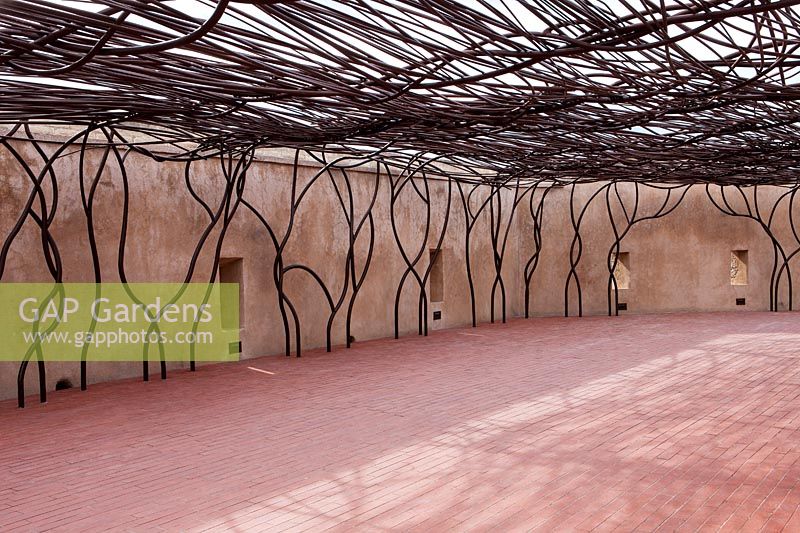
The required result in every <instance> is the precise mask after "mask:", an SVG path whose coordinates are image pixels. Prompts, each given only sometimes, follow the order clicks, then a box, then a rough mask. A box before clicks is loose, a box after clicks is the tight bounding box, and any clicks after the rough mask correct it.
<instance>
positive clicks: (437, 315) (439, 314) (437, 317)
mask: <svg viewBox="0 0 800 533" xmlns="http://www.w3.org/2000/svg"><path fill="white" fill-rule="evenodd" d="M433 319H434V320H441V319H442V312H441V311H434V312H433Z"/></svg>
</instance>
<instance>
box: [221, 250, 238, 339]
mask: <svg viewBox="0 0 800 533" xmlns="http://www.w3.org/2000/svg"><path fill="white" fill-rule="evenodd" d="M219 281H220V282H221V283H238V284H239V324H235V323H234V322H235V320H234V315H233V314H232V313H231V312H230V311H231V310H229V309H225V300H224V299H223V301H222V327H223V328H225V329H236V328H240V327H242V325H243V324H244V267H243V263H242V258H241V257H225V258H220V260H219Z"/></svg>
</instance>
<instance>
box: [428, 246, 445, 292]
mask: <svg viewBox="0 0 800 533" xmlns="http://www.w3.org/2000/svg"><path fill="white" fill-rule="evenodd" d="M430 260H431V263H432V265H433V266H432V267H431V273H430V290H431V294H430V296H431V302H443V301H444V252H443V251H442V250H436V249H431V250H430Z"/></svg>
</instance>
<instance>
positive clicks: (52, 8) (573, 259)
mask: <svg viewBox="0 0 800 533" xmlns="http://www.w3.org/2000/svg"><path fill="white" fill-rule="evenodd" d="M0 7H1V8H2V9H0V127H3V128H4V133H2V134H1V135H0V150H2V151H3V152H4V156H7V158H8V159H9V160H11V161H14V162H15V165H16V167H15V168H16V169H17V170H18V171H19V175H21V176H24V178H25V180H26V186H27V187H28V189H27V190H28V193H27V197H26V201H25V203H24V205H23V206H22V208H21V210H20V211H19V213H18V216H17V218H16V219H15V220H14V221H13V223H12V224H11V228H10V230H9V232H8V234H7V235H5V237H4V240H3V245H2V249H0V279H5V278H4V277H3V276H4V274H7V271H6V265H7V261H8V256H9V252H10V250H11V248H12V245H13V244H14V242H15V240H17V238H18V236H19V234H20V232H21V230H22V229H23V226H26V225H28V224H30V225H33V226H34V227H35V228H36V230H37V231H38V234H39V236H40V239H39V240H40V246H41V253H42V257H43V260H44V264H45V267H46V270H47V272H48V275H49V277H50V279H51V280H52V281H54V282H60V281H63V280H64V269H63V265H62V261H61V254H60V251H59V246H58V242H57V240H56V239H55V238H54V236H53V234H52V227H53V222H54V219H55V216H56V213H57V212H58V209H59V183H60V182H61V181H62V180H64V179H65V176H64V175H63V172H64V171H63V170H60V168H61V167H59V163H60V162H62V161H65V160H69V161H71V164H72V165H73V167H72V168H74V169H77V176H78V178H77V179H78V184H79V190H80V201H81V208H82V212H83V215H84V217H85V221H86V229H87V233H86V239H87V242H88V247H89V257H88V262H87V264H90V265H91V277H92V279H93V280H94V281H96V282H101V281H105V280H108V279H119V280H121V281H123V282H125V281H126V280H128V279H129V278H130V275H129V273H128V271H127V270H126V256H127V255H128V254H129V253H130V249H131V247H132V246H137V245H138V244H137V243H129V242H128V241H127V231H128V215H129V209H130V208H129V200H130V197H129V196H130V193H129V177H128V173H129V166H128V165H129V163H128V161H129V156H130V155H131V154H136V156H139V157H141V156H144V157H149V158H151V159H152V160H154V161H155V162H158V163H171V164H180V165H183V169H184V184H185V188H186V192H187V193H188V194H189V195H190V197H191V199H192V201H193V202H194V204H196V206H197V208H198V209H200V211H201V212H202V217H203V221H204V222H203V224H204V229H203V231H202V232H201V233H200V234H199V235H196V236H193V237H192V239H194V241H193V242H194V243H195V245H194V249H193V253H192V255H191V257H190V259H189V262H188V264H187V265H185V276H184V278H183V279H184V281H185V282H189V281H191V280H197V279H204V280H210V281H214V280H215V279H217V277H218V270H219V267H220V258H221V253H222V247H223V243H224V240H225V236H226V233H227V232H228V231H229V229H230V228H231V227H232V224H233V223H234V221H235V220H238V218H241V217H243V216H248V217H253V218H254V220H255V221H256V224H255V225H256V226H257V227H258V231H259V232H263V233H261V234H262V235H263V237H264V240H265V243H267V245H268V246H269V247H271V249H272V252H273V253H274V261H273V263H272V265H271V273H272V278H273V281H274V283H275V289H276V299H277V306H278V309H279V315H280V320H281V326H282V329H283V333H284V339H285V352H286V355H290V354H291V353H292V352H293V350H292V346H293V341H294V353H295V354H296V355H297V356H300V354H301V351H302V350H301V346H302V328H301V314H302V313H301V310H299V309H298V308H297V305H296V304H295V302H294V301H293V299H292V295H291V294H292V291H291V286H292V284H293V283H296V282H297V280H298V279H300V278H301V277H303V278H306V279H310V280H311V282H312V283H313V284H315V286H316V287H318V289H319V291H320V294H321V295H322V301H323V302H324V306H325V307H326V310H327V313H328V314H327V316H328V318H327V320H326V325H325V338H326V347H327V349H328V350H329V351H330V350H331V349H332V345H333V340H332V339H333V337H334V331H335V329H336V319H337V317H339V316H342V315H343V316H344V317H345V318H344V320H345V321H344V335H345V338H346V340H347V341H346V342H347V346H349V345H350V343H351V340H352V338H353V335H352V333H353V332H352V317H353V313H354V308H355V303H356V300H357V298H358V295H359V291H360V290H361V288H362V286H363V284H364V281H365V279H366V277H367V275H368V272H369V270H370V266H371V265H372V263H373V257H374V252H375V245H376V241H377V239H378V236H377V228H376V225H377V217H376V211H375V206H376V203H377V202H378V201H383V200H380V199H381V198H384V197H385V198H386V201H387V202H388V205H389V206H390V208H389V220H390V223H391V226H392V229H393V235H394V241H395V243H394V244H395V245H396V248H397V250H398V252H399V254H400V256H401V258H402V261H403V264H404V270H403V272H402V273H401V275H400V278H399V279H398V280H397V283H398V284H397V287H396V291H395V302H394V334H395V336H396V337H397V336H399V335H400V329H401V328H400V323H401V317H400V301H401V298H402V295H403V294H404V291H408V290H409V287H410V288H411V290H413V294H414V298H415V300H416V301H417V302H418V304H417V308H418V317H417V318H418V320H417V330H418V333H419V334H420V335H426V334H427V333H428V314H429V313H428V310H429V301H430V300H429V295H428V293H427V291H428V287H427V286H428V281H429V277H430V275H431V270H432V267H433V260H431V261H429V260H428V259H429V258H428V257H426V251H427V250H428V249H429V248H428V247H429V246H431V247H432V248H433V249H434V250H435V254H434V257H433V259H434V260H435V258H436V256H437V255H438V254H439V251H440V248H441V245H442V243H443V239H444V238H445V234H446V233H447V232H448V228H451V227H454V224H455V222H454V221H455V220H456V217H458V220H457V222H458V223H461V222H462V220H463V227H464V234H463V238H464V243H465V248H464V249H465V257H464V262H465V267H466V278H467V280H466V281H467V285H468V290H469V295H470V301H471V318H472V325H473V326H477V324H478V321H479V319H478V310H477V308H478V305H479V299H480V298H479V296H478V294H477V292H476V289H475V286H474V284H475V280H474V277H473V271H472V265H473V258H472V257H471V254H472V252H471V247H472V245H473V242H474V235H475V232H476V231H479V230H477V229H476V228H483V226H482V225H481V224H480V223H479V222H481V223H483V222H485V225H486V227H488V239H489V240H490V242H491V248H492V257H491V258H490V262H491V265H492V269H493V273H494V275H493V278H492V280H491V283H490V290H489V292H490V301H489V302H488V305H489V309H490V320H491V321H492V322H494V321H495V319H496V318H498V317H499V318H500V319H501V320H502V321H505V320H506V317H507V308H508V302H507V296H506V291H507V284H506V280H505V279H504V276H503V265H504V260H505V258H506V251H507V244H508V238H509V234H510V232H511V231H512V226H513V225H514V224H515V223H517V221H518V219H519V218H520V217H524V218H525V220H526V223H528V224H530V227H531V228H532V234H531V235H530V241H531V243H532V246H533V249H532V250H531V251H530V253H529V255H527V256H526V258H525V259H524V260H523V262H524V272H523V274H522V277H523V280H522V283H523V284H524V287H520V289H521V290H523V291H524V306H525V316H526V317H527V316H529V315H530V312H531V311H530V300H531V296H532V293H531V290H532V289H531V287H532V278H533V275H534V273H535V272H536V270H537V267H538V265H539V263H540V256H541V250H542V246H543V237H542V227H543V224H544V218H545V216H544V215H545V211H547V210H546V209H545V200H546V199H548V198H550V197H551V195H552V192H551V191H553V190H557V189H562V190H566V191H569V208H568V211H569V213H568V215H569V221H570V223H571V226H572V230H573V238H572V241H571V246H570V249H569V271H568V273H567V277H566V280H565V283H564V311H565V314H566V315H570V313H571V308H570V305H571V302H572V298H573V297H574V296H572V295H575V294H576V293H577V313H578V314H579V315H581V314H583V308H582V294H581V291H582V288H581V282H580V277H579V272H578V267H579V264H580V261H581V257H582V251H583V247H584V239H583V237H582V233H581V226H582V222H583V220H584V215H585V214H586V212H587V209H589V208H590V205H591V204H592V203H593V202H594V201H595V200H600V199H603V198H604V199H605V204H606V210H607V213H608V220H609V222H610V225H611V228H612V231H613V235H614V239H613V243H612V245H611V248H610V249H609V250H608V254H607V263H608V264H607V267H608V274H609V278H608V312H609V314H612V313H615V312H616V311H615V309H616V302H617V282H616V279H615V275H614V271H615V267H616V261H617V257H618V254H619V252H620V244H621V242H622V240H623V239H624V238H625V236H626V235H627V234H628V233H629V231H630V230H631V228H632V227H633V226H634V225H636V224H638V223H640V222H643V221H645V220H653V219H655V218H660V217H663V216H666V215H668V214H670V213H672V212H673V211H674V210H675V209H676V208H677V207H678V205H679V204H680V203H681V201H682V200H683V199H684V197H685V196H686V194H687V191H688V190H689V189H690V188H691V187H692V186H695V185H697V186H698V187H705V188H706V191H707V197H708V199H709V201H710V202H711V203H712V204H713V205H714V206H716V208H718V209H719V211H721V212H722V213H725V214H727V215H731V216H736V217H745V218H748V219H751V220H753V221H755V222H756V223H758V224H759V225H760V227H761V228H762V229H763V230H764V232H765V233H766V235H767V236H768V237H769V238H770V240H771V242H772V244H773V249H774V266H773V271H772V281H771V287H770V308H771V309H773V310H777V309H778V303H777V302H778V293H779V291H780V290H781V284H782V280H784V281H783V283H785V284H786V285H785V286H786V287H787V290H788V294H789V308H791V306H792V303H791V292H792V288H791V283H792V280H791V272H790V261H791V259H792V258H794V257H795V256H796V255H797V254H798V252H800V236H799V235H798V232H797V230H796V225H795V218H794V217H795V213H794V206H795V204H796V202H795V197H796V193H797V190H798V187H799V186H798V181H797V176H798V171H800V156H798V154H800V142H799V141H798V139H800V135H798V134H799V133H800V129H799V128H798V121H800V85H799V84H798V81H800V0H776V1H771V2H764V1H761V0H737V1H731V0H714V1H709V0H680V1H678V0H667V1H663V2H650V1H645V0H637V1H634V2H611V1H609V2H580V1H573V0H557V1H552V0H546V1H545V0H439V1H436V2H418V1H413V0H332V1H327V0H326V1H313V0H299V1H295V0H285V1H283V0H249V1H230V0H218V1H211V0H185V1H184V2H179V3H178V4H175V3H169V2H152V1H150V0H126V1H124V2H119V1H111V0H97V1H94V0H93V1H84V0H78V1H75V2H51V1H45V0H3V2H2V3H1V4H0ZM47 128H61V130H60V131H68V132H69V134H68V135H66V138H64V139H61V140H59V141H53V140H52V139H51V138H45V137H47V136H42V135H40V134H39V133H37V132H41V131H44V130H46V129H47ZM22 147H27V148H26V150H27V151H26V152H25V153H27V155H25V154H23V151H25V150H23V148H22ZM273 148H275V149H278V148H279V149H291V150H294V154H295V157H294V162H293V166H292V171H293V175H292V177H291V193H290V198H289V202H288V207H287V209H286V213H287V214H288V218H287V220H285V221H283V220H277V219H276V218H275V217H273V216H272V215H273V214H272V213H268V212H263V211H262V210H260V209H259V207H258V206H257V205H255V204H254V203H253V202H252V201H251V200H250V199H249V198H248V196H247V191H248V173H249V172H250V171H251V167H252V164H253V161H254V159H255V158H256V157H257V152H258V151H259V150H263V149H273ZM31 154H33V157H31ZM90 154H91V155H92V157H89V156H90ZM301 154H302V155H303V156H304V157H307V158H311V159H313V160H315V161H316V163H317V167H318V168H317V170H316V171H315V173H314V175H313V176H311V177H310V178H308V179H306V178H302V179H301V176H300V173H299V171H300V166H301V165H300V162H299V158H300V156H301ZM95 156H97V157H95ZM210 161H213V162H215V164H217V165H218V170H217V171H216V175H214V176H213V179H210V178H209V177H208V176H206V177H205V178H199V177H198V176H197V174H196V171H195V167H196V166H197V165H199V164H201V163H203V164H206V163H208V162H210ZM365 168H369V169H370V170H369V172H370V173H371V174H372V175H373V176H374V183H372V184H371V189H370V191H371V194H370V195H369V198H368V200H367V202H366V203H363V202H362V203H363V205H360V204H359V202H357V200H356V197H355V194H354V188H353V180H354V178H353V176H352V174H353V173H355V172H356V169H361V170H359V171H358V172H361V173H363V169H365ZM60 173H61V174H60ZM200 180H203V182H204V184H205V186H206V187H207V188H208V187H210V188H211V189H213V190H214V191H215V192H216V193H217V194H216V196H213V195H212V196H213V199H211V198H212V196H208V195H204V194H203V193H201V192H199V189H198V184H199V182H200ZM111 181H113V182H115V183H117V184H118V186H119V188H120V189H121V191H122V198H121V207H120V230H119V234H118V247H117V258H116V259H117V261H116V270H115V271H114V272H108V269H106V271H104V270H103V268H102V264H101V263H102V262H101V260H100V257H99V252H98V245H97V231H98V228H99V221H98V220H97V219H96V211H95V205H96V197H97V194H98V191H99V190H101V188H102V185H103V184H104V183H108V182H111ZM631 182H632V183H633V184H634V187H635V193H634V198H633V204H632V205H630V204H628V203H626V200H624V199H623V197H622V196H621V195H620V193H619V189H618V186H619V184H622V183H631ZM433 183H437V184H441V183H444V187H443V188H442V187H440V188H439V189H437V190H441V191H443V192H441V197H437V196H436V195H435V194H433V192H432V191H433V189H432V184H433ZM584 184H596V185H594V187H596V189H594V193H593V194H592V195H591V197H589V199H588V201H587V202H586V203H585V204H583V205H582V206H581V205H577V206H576V204H575V195H576V190H577V188H578V187H580V186H582V185H584ZM766 185H776V186H779V187H781V188H783V189H782V190H784V191H785V192H784V193H783V194H782V195H780V196H779V197H778V198H777V199H773V202H774V203H773V204H772V207H771V208H770V209H769V212H768V213H766V212H765V211H764V210H763V207H760V206H759V187H763V186H766ZM323 186H324V187H327V189H326V190H327V191H328V193H327V194H328V195H329V196H331V197H332V198H334V200H335V204H336V205H337V206H338V207H337V210H338V212H337V216H338V217H340V220H342V221H343V224H344V227H345V228H346V231H345V232H344V233H345V234H344V235H343V236H342V235H339V237H341V238H342V239H343V241H342V242H344V248H343V249H345V250H346V252H345V255H344V257H342V258H337V260H341V266H342V268H341V273H340V275H339V277H338V278H337V279H325V278H324V277H323V276H322V275H321V274H320V272H318V271H317V270H315V269H314V268H313V267H312V266H310V265H307V264H305V263H304V262H303V261H302V260H301V259H300V260H295V259H293V258H292V257H291V252H290V246H289V245H290V243H291V242H293V241H292V237H293V236H294V235H295V234H296V230H297V225H298V224H297V219H298V217H300V216H301V215H300V214H299V212H300V210H301V207H302V206H303V204H304V199H305V198H307V197H308V195H309V191H311V190H312V189H315V188H319V187H323ZM640 188H642V189H645V188H646V189H648V190H651V189H656V190H658V191H659V194H661V195H662V197H663V203H662V204H659V205H656V206H654V207H651V208H649V209H648V208H645V207H644V206H641V205H640V202H639V191H640ZM315 190H316V189H315ZM733 195H736V198H737V199H736V200H735V201H734V200H732V197H733ZM404 201H411V202H417V203H421V204H422V205H423V212H424V213H425V220H424V225H423V230H422V232H421V234H420V235H419V238H420V240H419V241H418V242H413V243H409V242H405V241H404V240H403V238H402V237H401V236H400V235H399V232H398V231H397V229H396V223H397V220H398V219H399V218H400V217H401V216H402V213H401V210H400V209H396V208H397V207H398V206H399V205H400V203H402V202H404ZM453 202H455V205H454V204H453ZM459 203H460V209H459ZM548 205H550V204H548ZM781 206H785V209H787V210H788V224H789V226H790V228H791V233H792V238H791V239H790V242H788V243H787V242H784V241H785V239H784V240H783V241H782V240H781V238H779V237H778V236H776V234H775V233H774V232H773V229H772V228H773V222H774V221H775V220H776V217H779V216H780V215H777V213H778V211H779V207H781ZM783 208H784V207H781V209H783ZM204 250H210V254H211V255H212V256H213V260H212V261H211V262H210V263H209V264H205V263H202V262H201V261H200V257H201V255H202V254H203V252H204ZM534 292H535V291H534ZM132 297H135V295H132ZM612 302H613V303H612ZM573 310H574V308H573ZM143 357H144V360H143V372H142V375H143V378H144V379H149V370H148V369H149V365H148V361H149V355H148V354H147V353H146V352H145V354H143ZM33 360H36V361H37V364H38V368H39V380H40V391H41V400H42V401H44V400H45V399H46V391H45V365H44V362H43V361H42V356H41V353H36V352H35V351H32V352H31V353H28V354H26V356H25V360H24V361H23V363H22V364H21V366H20V370H19V379H18V384H19V401H20V405H23V404H24V383H25V376H26V371H27V368H28V366H29V362H30V361H33ZM191 368H192V370H194V369H195V364H194V361H192V363H191ZM87 373H88V369H87V364H86V360H85V358H84V360H83V362H82V363H81V387H82V388H83V389H85V388H86V387H87ZM161 377H162V379H166V377H167V366H166V365H165V363H164V362H163V357H162V360H161Z"/></svg>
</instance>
